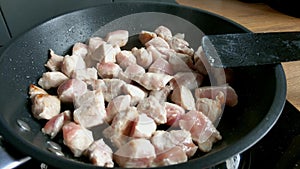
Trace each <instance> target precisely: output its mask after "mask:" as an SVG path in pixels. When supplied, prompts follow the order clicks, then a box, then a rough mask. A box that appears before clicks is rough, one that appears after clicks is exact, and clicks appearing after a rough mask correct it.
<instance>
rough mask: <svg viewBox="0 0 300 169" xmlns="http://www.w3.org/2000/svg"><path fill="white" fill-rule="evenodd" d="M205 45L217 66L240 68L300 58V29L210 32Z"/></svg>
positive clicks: (210, 58)
mask: <svg viewBox="0 0 300 169" xmlns="http://www.w3.org/2000/svg"><path fill="white" fill-rule="evenodd" d="M202 47H203V50H204V52H205V54H206V57H207V59H208V61H209V63H210V64H211V65H212V66H214V67H224V68H226V67H241V66H257V65H266V64H278V63H281V62H288V61H296V60H300V32H280V33H238V34H224V35H207V36H204V37H203V38H202Z"/></svg>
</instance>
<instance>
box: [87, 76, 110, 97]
mask: <svg viewBox="0 0 300 169" xmlns="http://www.w3.org/2000/svg"><path fill="white" fill-rule="evenodd" d="M86 84H87V88H88V89H89V90H101V91H102V92H103V94H104V93H105V92H107V86H106V84H105V82H104V80H103V79H96V80H91V81H87V82H86Z"/></svg>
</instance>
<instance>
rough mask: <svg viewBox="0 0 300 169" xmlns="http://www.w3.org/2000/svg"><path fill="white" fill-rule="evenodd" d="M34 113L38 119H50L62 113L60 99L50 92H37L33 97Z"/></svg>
mask: <svg viewBox="0 0 300 169" xmlns="http://www.w3.org/2000/svg"><path fill="white" fill-rule="evenodd" d="M31 102H32V107H31V109H32V114H33V116H34V117H35V118H37V119H46V120H50V119H51V118H52V117H54V116H56V115H58V114H59V113H60V108H61V105H60V100H59V99H58V97H57V96H53V95H49V94H36V95H35V96H34V97H32V98H31Z"/></svg>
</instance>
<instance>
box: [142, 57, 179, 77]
mask: <svg viewBox="0 0 300 169" xmlns="http://www.w3.org/2000/svg"><path fill="white" fill-rule="evenodd" d="M148 71H149V72H153V73H163V74H168V75H173V74H174V73H173V67H172V65H171V64H170V63H169V62H168V61H166V60H165V59H163V58H161V57H160V58H157V59H156V60H155V61H154V62H153V63H152V64H151V66H150V67H149V69H148Z"/></svg>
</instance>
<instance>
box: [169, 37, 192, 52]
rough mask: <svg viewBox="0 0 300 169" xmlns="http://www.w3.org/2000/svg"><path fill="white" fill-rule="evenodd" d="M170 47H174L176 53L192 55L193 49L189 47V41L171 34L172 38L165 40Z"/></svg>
mask: <svg viewBox="0 0 300 169" xmlns="http://www.w3.org/2000/svg"><path fill="white" fill-rule="evenodd" d="M167 42H168V44H169V46H170V48H171V49H174V50H175V51H176V52H178V53H184V54H187V55H189V56H193V55H194V50H193V49H192V48H190V47H189V43H188V42H187V41H185V40H184V39H181V38H178V37H176V36H173V37H172V38H170V39H168V40H167Z"/></svg>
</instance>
